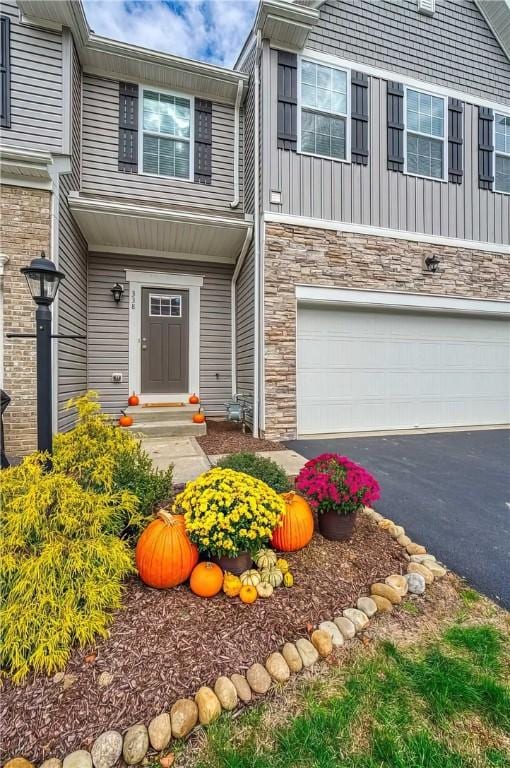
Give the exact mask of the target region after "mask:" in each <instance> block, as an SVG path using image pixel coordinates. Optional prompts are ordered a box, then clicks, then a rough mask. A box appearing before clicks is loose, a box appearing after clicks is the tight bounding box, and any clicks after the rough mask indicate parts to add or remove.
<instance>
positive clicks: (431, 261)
mask: <svg viewBox="0 0 510 768" xmlns="http://www.w3.org/2000/svg"><path fill="white" fill-rule="evenodd" d="M439 263H440V259H439V257H438V256H436V255H435V254H434V255H433V256H427V257H426V259H425V269H426V270H427V272H437V271H438V269H439Z"/></svg>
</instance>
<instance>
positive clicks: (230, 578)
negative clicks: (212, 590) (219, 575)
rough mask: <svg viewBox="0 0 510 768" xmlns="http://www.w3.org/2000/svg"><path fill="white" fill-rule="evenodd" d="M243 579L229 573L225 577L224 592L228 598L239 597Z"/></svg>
mask: <svg viewBox="0 0 510 768" xmlns="http://www.w3.org/2000/svg"><path fill="white" fill-rule="evenodd" d="M242 586H243V585H242V583H241V579H240V578H239V576H236V575H235V574H233V573H229V571H227V572H226V573H225V576H224V577H223V591H224V593H225V594H226V596H227V597H237V596H238V594H239V592H240V591H241V587H242Z"/></svg>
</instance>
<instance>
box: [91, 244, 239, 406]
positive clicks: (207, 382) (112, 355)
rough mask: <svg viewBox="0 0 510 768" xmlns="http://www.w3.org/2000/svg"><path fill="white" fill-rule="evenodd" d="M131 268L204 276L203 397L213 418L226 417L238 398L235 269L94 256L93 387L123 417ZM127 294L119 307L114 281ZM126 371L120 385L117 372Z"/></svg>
mask: <svg viewBox="0 0 510 768" xmlns="http://www.w3.org/2000/svg"><path fill="white" fill-rule="evenodd" d="M126 269H132V270H138V271H142V272H164V273H167V274H169V273H172V272H175V273H177V274H190V275H200V276H201V277H203V279H204V283H203V286H202V288H201V289H200V393H199V394H200V397H201V400H202V403H203V405H204V408H205V410H206V413H207V415H208V416H225V405H224V404H225V403H226V402H227V400H230V399H231V396H232V347H231V309H230V290H231V281H232V272H233V267H232V265H227V264H212V263H210V262H207V263H204V262H192V261H174V260H170V259H154V258H148V257H142V256H119V255H114V254H106V253H101V254H94V253H91V254H89V266H88V345H87V347H88V385H89V387H90V389H94V390H97V391H98V392H99V395H100V401H101V403H102V405H103V407H104V409H105V410H106V411H107V412H109V413H112V414H115V415H118V414H119V412H120V409H121V408H124V407H125V405H126V402H127V398H128V396H129V390H128V385H129V359H128V356H129V284H128V283H127V282H126ZM116 282H119V283H121V284H123V285H124V287H125V290H126V293H125V294H124V297H123V299H122V301H121V302H120V304H118V305H117V304H116V303H115V302H114V301H113V299H112V295H111V293H110V289H111V287H112V285H114V283H116ZM113 373H121V374H122V383H121V384H114V383H113V382H112V374H113Z"/></svg>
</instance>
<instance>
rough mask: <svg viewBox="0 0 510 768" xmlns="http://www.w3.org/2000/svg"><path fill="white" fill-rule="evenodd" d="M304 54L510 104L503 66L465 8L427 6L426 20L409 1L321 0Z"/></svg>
mask: <svg viewBox="0 0 510 768" xmlns="http://www.w3.org/2000/svg"><path fill="white" fill-rule="evenodd" d="M307 47H308V48H313V49H315V50H317V51H323V52H325V53H329V54H332V55H334V56H338V57H340V58H342V59H348V60H350V61H359V62H363V63H364V64H369V65H371V66H373V67H380V68H382V69H388V70H390V71H391V72H395V73H399V72H400V73H401V74H405V75H408V76H409V77H416V78H419V79H420V80H425V81H427V82H430V83H438V84H439V85H443V86H446V87H448V88H454V89H456V90H460V91H463V92H464V91H465V92H466V93H472V94H475V95H476V96H480V97H481V98H484V99H489V100H492V101H496V102H502V103H504V104H510V62H509V60H508V58H507V57H506V56H505V54H504V53H503V50H502V48H501V46H500V45H499V43H498V41H497V40H496V38H495V37H494V35H493V33H492V32H491V30H490V27H489V26H488V24H487V22H486V21H485V19H484V18H483V16H482V14H481V13H480V11H479V10H478V8H477V7H476V5H475V3H474V2H472V0H435V13H434V15H433V16H427V15H425V14H422V13H418V3H417V0H398V2H395V0H326V2H325V3H324V4H323V5H322V6H321V7H320V19H319V22H318V24H317V25H316V26H315V27H314V28H313V29H312V31H311V32H310V36H309V38H308V42H307ZM394 79H395V80H396V79H398V78H396V77H395V78H394Z"/></svg>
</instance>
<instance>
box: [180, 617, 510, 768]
mask: <svg viewBox="0 0 510 768" xmlns="http://www.w3.org/2000/svg"><path fill="white" fill-rule="evenodd" d="M503 626H504V624H503ZM509 646H510V643H509V637H508V635H507V634H506V630H505V629H501V628H498V627H496V626H492V625H491V624H489V623H484V624H478V625H473V626H469V625H466V624H464V623H463V622H462V619H460V622H459V621H457V622H456V623H452V624H451V626H450V628H448V629H446V630H443V631H442V634H440V635H439V636H436V637H434V638H432V639H429V640H428V641H427V642H425V641H422V642H421V643H420V644H415V645H411V646H407V647H405V648H397V647H396V646H395V645H393V644H391V643H387V642H384V643H380V644H379V645H377V647H376V648H375V649H373V650H368V651H367V653H365V654H363V653H362V654H358V655H357V657H356V658H355V659H354V660H353V661H352V663H351V664H350V665H348V667H347V668H345V667H334V666H333V667H332V668H331V669H330V670H329V671H328V673H327V674H326V675H325V676H322V677H320V678H319V679H317V680H310V681H305V680H303V681H302V682H300V683H298V684H297V685H296V686H294V690H293V692H292V693H283V694H282V696H281V697H276V698H275V699H274V700H273V701H272V702H269V703H266V704H260V705H259V706H258V707H254V708H252V709H251V710H248V711H246V712H245V713H244V714H243V715H242V716H241V717H239V718H237V719H236V720H232V719H230V718H228V717H223V718H221V719H220V720H219V721H218V722H217V723H215V724H214V725H213V726H211V727H210V728H209V730H208V731H207V738H206V740H205V741H204V745H203V747H202V749H201V750H200V751H199V755H198V759H197V758H196V753H195V757H194V759H193V764H194V765H196V766H197V768H510V687H509V683H510V648H509ZM195 760H197V762H195ZM186 764H189V763H188V762H186Z"/></svg>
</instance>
